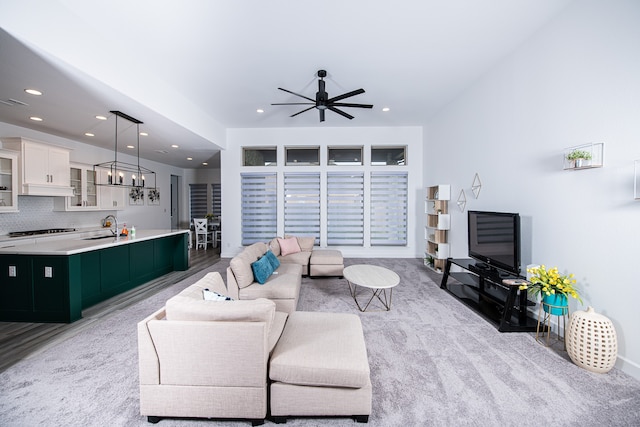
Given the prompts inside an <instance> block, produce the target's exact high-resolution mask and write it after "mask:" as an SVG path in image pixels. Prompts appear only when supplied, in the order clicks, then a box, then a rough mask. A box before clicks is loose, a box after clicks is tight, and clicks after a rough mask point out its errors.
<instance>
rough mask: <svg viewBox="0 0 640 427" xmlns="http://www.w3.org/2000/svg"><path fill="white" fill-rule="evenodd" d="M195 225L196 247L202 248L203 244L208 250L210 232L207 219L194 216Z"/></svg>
mask: <svg viewBox="0 0 640 427" xmlns="http://www.w3.org/2000/svg"><path fill="white" fill-rule="evenodd" d="M193 226H194V228H195V232H196V249H200V246H202V248H203V249H204V250H205V251H206V250H207V244H208V238H209V234H210V232H209V230H208V226H207V219H206V218H193Z"/></svg>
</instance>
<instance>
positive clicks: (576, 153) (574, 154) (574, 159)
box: [567, 149, 591, 168]
mask: <svg viewBox="0 0 640 427" xmlns="http://www.w3.org/2000/svg"><path fill="white" fill-rule="evenodd" d="M567 160H569V161H570V162H571V163H572V164H573V167H574V168H580V167H582V166H583V162H584V161H585V160H591V153H590V152H589V151H586V150H578V149H575V150H573V151H571V152H570V153H569V154H567Z"/></svg>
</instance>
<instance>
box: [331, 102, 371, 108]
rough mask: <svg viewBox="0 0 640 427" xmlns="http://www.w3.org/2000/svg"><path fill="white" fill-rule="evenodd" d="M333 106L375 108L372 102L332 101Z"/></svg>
mask: <svg viewBox="0 0 640 427" xmlns="http://www.w3.org/2000/svg"><path fill="white" fill-rule="evenodd" d="M330 105H331V106H333V107H356V108H373V105H371V104H349V103H348V102H332V103H331V104H330Z"/></svg>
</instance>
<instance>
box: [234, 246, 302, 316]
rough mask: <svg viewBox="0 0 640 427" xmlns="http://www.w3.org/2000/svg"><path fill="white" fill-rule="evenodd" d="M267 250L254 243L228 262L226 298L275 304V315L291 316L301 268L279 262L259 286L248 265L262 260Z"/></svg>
mask: <svg viewBox="0 0 640 427" xmlns="http://www.w3.org/2000/svg"><path fill="white" fill-rule="evenodd" d="M268 249H269V248H268V247H267V245H266V244H265V243H262V242H258V243H254V244H252V245H251V246H247V247H246V248H245V249H244V250H243V251H242V252H240V253H239V254H238V255H236V256H235V257H233V258H232V259H231V261H230V262H229V267H227V289H228V295H229V296H230V297H231V298H233V299H238V300H252V299H256V298H267V299H270V300H271V301H273V302H275V304H276V308H277V310H278V311H282V312H285V313H291V312H293V311H295V310H296V307H298V297H299V295H300V286H301V284H302V266H301V265H300V264H297V263H285V262H282V261H281V264H280V266H279V267H278V268H277V269H276V270H275V272H274V274H272V275H271V276H269V278H268V279H267V281H266V282H265V283H264V284H260V283H258V282H257V281H256V280H255V278H254V273H253V269H252V268H251V264H252V263H254V262H256V261H257V260H258V259H260V258H262V257H263V256H264V255H265V254H266V252H267V250H268Z"/></svg>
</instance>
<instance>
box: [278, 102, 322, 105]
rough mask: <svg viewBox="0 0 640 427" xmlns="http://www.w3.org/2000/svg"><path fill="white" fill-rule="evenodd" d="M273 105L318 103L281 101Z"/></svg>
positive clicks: (311, 103) (313, 103)
mask: <svg viewBox="0 0 640 427" xmlns="http://www.w3.org/2000/svg"><path fill="white" fill-rule="evenodd" d="M271 105H316V103H315V102H279V103H276V104H271Z"/></svg>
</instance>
